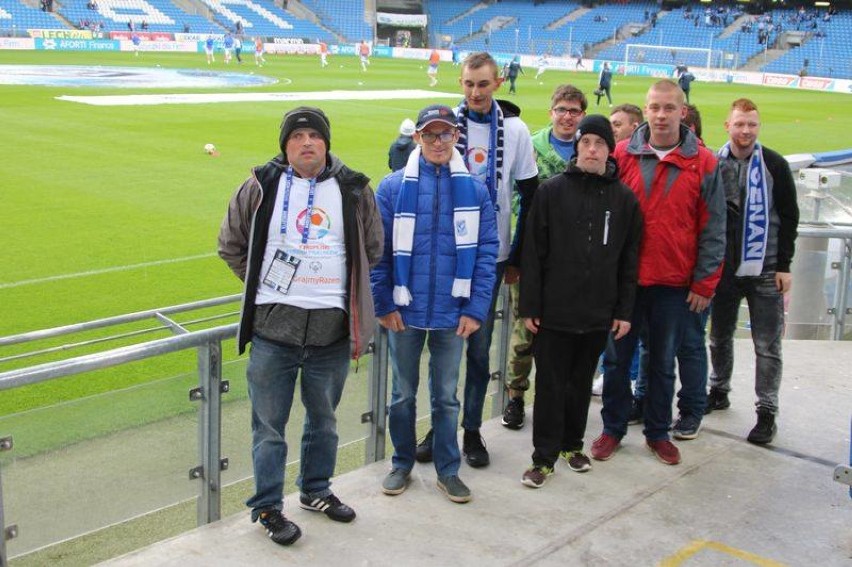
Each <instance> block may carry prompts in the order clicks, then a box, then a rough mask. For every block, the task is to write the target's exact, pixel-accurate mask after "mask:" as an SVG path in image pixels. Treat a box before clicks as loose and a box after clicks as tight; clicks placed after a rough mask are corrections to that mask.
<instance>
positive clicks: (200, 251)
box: [0, 51, 852, 415]
mask: <svg viewBox="0 0 852 567" xmlns="http://www.w3.org/2000/svg"><path fill="white" fill-rule="evenodd" d="M331 62H332V65H331V66H330V67H328V68H327V69H324V70H321V69H320V68H319V62H318V59H317V58H315V57H300V56H269V64H268V65H267V66H266V67H264V68H263V69H257V68H256V67H254V66H253V65H251V64H247V65H244V66H243V67H241V68H237V67H236V66H234V65H232V66H230V67H228V68H226V67H225V66H224V65H222V64H219V63H217V66H216V67H215V68H216V69H219V70H229V71H235V70H241V71H243V72H258V73H263V74H265V75H269V76H272V77H276V78H278V79H280V80H281V82H280V83H278V84H276V85H270V86H264V87H255V88H250V89H227V90H230V91H252V92H261V91H270V92H282V91H284V92H292V91H323V90H332V89H351V90H361V89H380V90H386V89H396V88H426V85H427V84H428V81H427V78H426V75H425V68H423V65H422V63H421V62H415V61H393V60H382V59H374V60H373V64H372V66H371V67H370V70H369V72H368V73H362V72H361V71H360V69H359V67H358V65H357V62H356V59H355V58H354V57H333V58H331ZM15 63H20V64H77V65H80V64H82V65H131V66H154V65H160V66H162V67H185V68H204V69H207V66H206V64H205V63H204V56H203V55H201V54H154V53H146V54H144V56H142V57H138V58H137V57H133V56H132V55H130V54H125V53H111V54H105V53H62V52H27V51H23V52H11V51H7V52H4V64H15ZM341 65H342V67H341ZM457 75H458V69H457V68H453V67H451V66H450V65H448V64H445V65H442V67H441V69H440V75H439V79H440V83H439V85H438V87H437V88H436V89H435V90H440V91H443V92H460V90H459V86H458V83H457ZM359 81H361V82H363V83H364V84H363V85H362V86H359V85H358V84H357V83H358V82H359ZM595 81H596V76H595V75H594V74H592V73H568V72H557V71H548V72H547V73H546V74H545V75H544V76H543V83H544V84H541V85H540V84H538V83H537V82H535V81H534V80H533V79H532V77H531V76H522V77H521V78H520V79H519V81H518V91H519V94H518V95H512V99H513V100H514V101H515V102H517V103H518V104H519V105H520V106H521V107H522V108H523V118H524V119H525V121H526V122H527V124H528V125H529V127H530V129H531V130H536V129H538V128H541V127H543V126H545V125H546V124H547V121H548V117H547V108H548V106H549V97H550V94H551V92H552V91H553V89H554V87H555V86H556V85H558V84H560V83H564V82H572V83H574V84H576V85H577V86H578V87H580V88H582V89H583V90H585V91H586V92H587V93H590V92H591V91H592V90H593V88H594V86H595ZM651 82H652V79H650V78H647V77H618V78H617V79H616V85H615V86H614V88H613V93H614V97H615V102H616V104H617V103H621V102H633V103H638V104H640V105H641V103H642V101H643V98H644V93H645V91H646V90H647V87H648V85H649V84H650V83H651ZM221 90H222V89H220V91H221ZM0 91H2V93H3V104H2V105H0V123H2V124H3V126H4V138H5V140H6V143H5V144H4V152H3V159H2V160H0V178H2V179H3V184H2V187H0V194H2V203H3V207H2V209H0V219H2V226H3V235H4V237H3V243H4V245H3V247H2V248H0V265H2V266H3V269H2V271H0V305H2V306H3V317H2V318H0V336H5V335H10V334H16V333H21V332H25V331H31V330H36V329H43V328H49V327H53V326H57V325H66V324H71V323H76V322H81V321H87V320H92V319H96V318H100V317H107V316H112V315H118V314H122V313H128V312H133V311H138V310H144V309H150V308H154V307H158V306H165V305H173V304H178V303H183V302H189V301H194V300H200V299H206V298H211V297H216V296H220V295H225V294H233V293H237V292H238V291H239V290H240V284H239V282H238V280H237V279H236V278H235V277H234V276H233V275H232V274H231V273H230V271H229V270H228V269H227V267H226V266H225V264H224V263H223V262H222V261H221V260H219V259H218V258H217V257H216V255H215V250H216V234H217V231H218V227H219V223H220V221H221V219H222V216H223V214H224V212H225V208H226V205H227V202H228V199H229V197H230V196H231V193H232V192H233V191H234V189H235V188H236V187H237V186H238V185H239V184H240V183H241V182H242V181H243V179H245V177H246V176H247V175H248V173H249V169H250V168H251V167H252V166H254V165H256V164H259V163H262V162H264V161H266V160H267V159H268V158H269V157H271V156H273V155H274V154H275V153H277V151H278V148H277V141H278V125H279V123H280V120H281V116H282V115H283V114H284V112H286V110H288V109H289V108H292V107H293V106H296V105H298V104H302V103H300V102H292V103H281V102H268V103H234V104H230V103H228V104H225V103H220V104H201V105H163V106H142V107H95V106H88V105H81V104H75V103H70V102H64V101H59V100H56V97H57V96H60V95H65V94H76V95H87V94H88V95H97V94H131V93H134V92H143V93H156V92H189V91H187V90H186V89H183V90H182V91H181V90H176V89H169V90H167V91H163V90H162V89H160V90H158V89H149V90H144V91H142V90H129V89H95V88H87V87H79V88H69V87H63V88H55V87H40V86H39V87H31V86H0ZM192 92H211V91H209V90H204V89H195V90H193V91H192ZM498 95H500V96H507V97H508V95H506V93H505V92H503V91H502V90H501V91H499V92H498ZM739 96H749V97H751V98H753V99H754V100H755V101H756V102H757V103H758V105H759V106H760V108H761V111H762V115H763V120H764V124H765V125H764V128H763V136H762V139H763V141H764V142H765V143H766V144H767V145H769V146H771V147H773V148H774V149H777V150H779V151H781V152H783V153H799V152H806V151H821V150H833V149H839V148H841V147H843V146H844V145H845V140H847V139H848V136H847V135H846V134H847V133H848V132H849V131H850V128H852V116H850V115H849V114H848V113H845V112H843V110H844V109H845V108H846V107H848V103H849V99H848V98H847V97H845V96H844V95H840V94H832V93H818V92H806V91H794V90H785V89H772V88H759V87H744V86H738V85H728V84H704V83H696V84H695V85H694V88H693V102H694V103H695V104H697V105H698V106H699V108H700V110H701V112H702V115H703V122H704V132H705V140H706V142H707V144H708V145H709V146H711V147H718V146H720V145H721V144H722V143H723V142H724V139H725V133H724V130H723V127H722V124H723V122H724V118H725V114H726V111H727V108H728V106H729V104H730V102H731V100H733V99H734V98H736V97H739ZM444 100H447V99H444ZM449 100H450V101H451V102H452V100H451V99H449ZM431 102H433V101H432V100H429V99H424V100H390V101H379V102H376V101H330V102H318V103H309V104H317V105H319V106H321V107H322V108H323V109H324V110H325V111H326V112H327V113H328V115H329V116H330V118H331V123H332V143H331V146H332V151H333V152H335V153H336V154H338V155H339V156H340V157H341V158H342V159H343V160H344V161H345V162H346V163H347V164H349V165H350V166H351V167H353V168H355V169H360V170H362V171H364V172H366V173H367V174H368V175H369V176H370V177H371V178H372V179H373V184H374V186H375V185H377V184H378V182H379V181H380V180H381V178H382V177H383V176H384V175H385V174H386V173H387V167H386V163H387V148H388V145H389V144H390V142H391V141H392V140H393V139H394V138H395V136H396V133H397V128H398V125H399V123H400V122H401V120H402V119H403V118H405V117H413V116H415V114H416V112H417V110H418V109H419V108H421V107H423V106H425V105H426V104H429V103H431ZM600 110H601V112H603V113H608V108H603V107H602V108H601V109H600ZM590 111H595V107H594V106H592V107H591V108H590ZM208 142H212V143H214V144H215V145H216V146H217V148H218V149H219V151H220V152H221V156H219V157H217V158H213V157H209V156H207V155H205V154H204V152H203V151H202V148H203V146H204V144H205V143H208ZM199 256H200V257H199ZM187 257H197V258H195V259H191V260H185V261H177V262H174V263H165V264H159V265H150V266H147V267H145V266H143V267H137V268H132V267H131V268H127V269H124V270H121V271H110V272H106V273H97V272H98V271H100V270H108V269H114V268H117V267H122V266H134V265H138V264H145V263H150V262H162V261H168V260H174V259H181V258H187ZM86 272H95V273H93V274H89V275H82V276H79V277H69V278H66V279H46V278H56V277H57V276H68V275H74V274H81V273H86ZM30 280H35V281H33V282H30V283H23V284H19V285H13V286H10V284H18V282H27V281H30ZM50 344H55V343H50ZM19 351H20V349H19V348H10V349H2V350H0V356H7V355H8V354H11V353H16V352H19ZM83 352H85V351H83ZM72 354H77V351H74V352H73V353H72ZM226 354H227V355H228V356H229V357H233V350H232V349H230V348H229V349H228V352H227V353H226ZM52 358H55V356H53V357H52ZM151 366H154V365H151ZM8 368H9V365H0V370H5V369H8ZM160 370H162V371H157V370H156V369H150V370H149V369H146V371H145V372H132V371H126V370H122V369H115V370H113V371H105V372H103V373H100V374H99V375H98V377H96V378H94V379H92V378H88V377H72V378H66V379H63V380H58V381H53V382H51V383H46V384H39V385H35V386H30V387H25V388H19V389H17V390H14V391H9V392H4V393H3V396H0V398H2V400H0V415H6V414H9V413H13V412H15V411H20V410H22V409H32V408H36V407H40V406H42V405H45V404H49V403H51V402H53V401H57V400H70V399H75V398H79V397H84V396H87V395H92V394H96V393H99V392H103V391H108V390H110V389H118V388H125V387H128V386H132V385H134V384H139V383H143V382H146V381H149V380H156V379H159V378H162V377H163V376H169V375H174V374H175V373H177V372H179V371H186V368H185V367H183V369H182V370H178V369H177V366H175V367H170V366H169V363H166V364H165V365H164V367H163V368H162V369H160Z"/></svg>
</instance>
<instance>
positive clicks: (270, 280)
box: [263, 250, 302, 295]
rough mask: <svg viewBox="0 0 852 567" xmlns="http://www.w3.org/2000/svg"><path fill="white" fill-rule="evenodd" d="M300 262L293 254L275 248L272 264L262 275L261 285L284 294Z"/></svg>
mask: <svg viewBox="0 0 852 567" xmlns="http://www.w3.org/2000/svg"><path fill="white" fill-rule="evenodd" d="M301 263H302V261H301V260H299V259H298V258H296V257H295V256H292V255H290V254H287V253H286V252H284V251H283V250H276V251H275V257H274V258H273V259H272V264H270V265H269V269H268V270H267V271H266V274H265V275H264V276H263V285H265V286H267V287H270V288H272V289H274V290H275V291H277V292H279V293H283V294H285V295H286V294H287V293H288V292H289V291H290V285H291V284H292V283H293V278H294V277H295V276H296V270H298V269H299V264H301Z"/></svg>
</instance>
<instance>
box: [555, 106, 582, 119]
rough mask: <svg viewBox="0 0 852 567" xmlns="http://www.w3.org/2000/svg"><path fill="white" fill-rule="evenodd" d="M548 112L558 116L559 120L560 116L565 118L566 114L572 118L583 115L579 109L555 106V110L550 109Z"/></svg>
mask: <svg viewBox="0 0 852 567" xmlns="http://www.w3.org/2000/svg"><path fill="white" fill-rule="evenodd" d="M550 110H552V111H553V113H554V114H555V115H556V116H559V117H560V118H561V117H562V116H565V115H566V114H568V115H569V116H571V117H572V118H577V117H578V116H580V115H581V114H583V111H582V110H581V109H579V108H565V107H564V106H557V107H556V108H551V109H550Z"/></svg>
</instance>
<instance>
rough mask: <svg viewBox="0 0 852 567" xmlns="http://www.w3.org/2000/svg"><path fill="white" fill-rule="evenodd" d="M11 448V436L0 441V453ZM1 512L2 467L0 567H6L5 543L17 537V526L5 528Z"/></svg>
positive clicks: (0, 479)
mask: <svg viewBox="0 0 852 567" xmlns="http://www.w3.org/2000/svg"><path fill="white" fill-rule="evenodd" d="M13 446H14V444H13V442H12V437H11V436H10V437H3V438H2V439H0V452H2V451H10V450H12V447H13ZM3 510H4V508H3V475H2V467H0V567H7V565H9V558H8V556H7V555H6V542H7V541H8V540H10V539H13V538H14V537H15V536H16V535H18V526H14V525H12V526H9V527H6V516H5V514H4V511H3Z"/></svg>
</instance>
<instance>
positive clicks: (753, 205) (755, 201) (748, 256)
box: [719, 142, 769, 276]
mask: <svg viewBox="0 0 852 567" xmlns="http://www.w3.org/2000/svg"><path fill="white" fill-rule="evenodd" d="M730 146H731V143H730V142H728V143H726V144H725V145H724V146H722V149H720V150H719V157H720V158H727V157H728V156H729V155H730V153H731V147H730ZM768 206H769V189H768V188H767V186H766V162H765V161H764V159H763V147H762V146H761V145H760V143H759V142H758V143H755V145H754V151H753V152H752V153H751V160H749V164H748V177H747V178H746V195H745V201H744V203H743V205H742V207H741V210H742V223H743V240H742V242H741V243H740V265H739V267H738V268H737V272H736V275H737V276H759V275H760V274H761V273H762V272H763V260H764V258H766V246H767V242H768V240H769V210H768Z"/></svg>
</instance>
